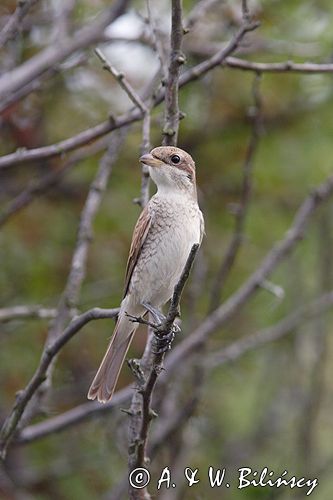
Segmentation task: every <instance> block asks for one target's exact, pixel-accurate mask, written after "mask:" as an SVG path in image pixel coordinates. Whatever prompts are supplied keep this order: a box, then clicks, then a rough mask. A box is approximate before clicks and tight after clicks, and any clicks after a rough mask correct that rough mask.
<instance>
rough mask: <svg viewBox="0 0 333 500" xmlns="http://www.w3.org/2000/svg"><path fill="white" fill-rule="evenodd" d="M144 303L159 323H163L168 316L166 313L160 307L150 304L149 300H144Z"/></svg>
mask: <svg viewBox="0 0 333 500" xmlns="http://www.w3.org/2000/svg"><path fill="white" fill-rule="evenodd" d="M142 305H143V307H144V308H145V309H147V311H148V312H150V314H151V315H152V317H153V319H154V321H155V323H156V324H157V325H161V324H162V323H163V321H165V319H166V318H165V316H164V314H163V313H162V312H161V311H160V310H159V309H157V308H156V307H154V306H152V305H151V304H149V302H142Z"/></svg>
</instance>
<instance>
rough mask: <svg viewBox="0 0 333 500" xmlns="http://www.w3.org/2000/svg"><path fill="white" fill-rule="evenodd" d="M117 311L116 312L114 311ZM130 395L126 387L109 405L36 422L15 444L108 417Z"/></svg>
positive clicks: (85, 406)
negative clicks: (97, 418)
mask: <svg viewBox="0 0 333 500" xmlns="http://www.w3.org/2000/svg"><path fill="white" fill-rule="evenodd" d="M116 311H118V310H116ZM131 394H132V387H130V386H129V387H126V388H125V389H121V390H120V391H117V392H116V393H115V394H114V395H113V397H112V400H111V401H110V402H109V403H105V404H104V405H101V404H100V403H98V402H97V401H94V402H91V401H90V402H89V403H84V404H82V405H79V406H76V407H75V408H72V409H71V410H68V411H66V412H64V413H61V414H60V415H56V416H55V417H51V418H48V419H46V420H44V421H43V422H38V423H37V424H34V425H29V426H27V427H25V428H24V429H22V431H21V432H20V433H19V435H18V437H17V439H15V443H18V444H28V443H31V442H33V441H36V440H38V439H42V438H44V437H46V436H49V435H50V434H54V433H56V432H61V431H63V430H66V429H68V428H69V427H71V426H73V425H77V424H78V423H80V422H85V421H87V420H89V419H90V418H93V417H94V416H95V415H98V416H101V415H109V414H110V413H111V412H112V411H113V409H114V408H116V407H119V406H120V405H124V404H126V402H127V401H129V399H130V397H131Z"/></svg>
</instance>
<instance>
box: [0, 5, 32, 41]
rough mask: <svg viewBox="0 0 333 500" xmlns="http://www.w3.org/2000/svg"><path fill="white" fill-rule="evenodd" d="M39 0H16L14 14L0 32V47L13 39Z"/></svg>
mask: <svg viewBox="0 0 333 500" xmlns="http://www.w3.org/2000/svg"><path fill="white" fill-rule="evenodd" d="M37 2H39V0H18V1H17V6H16V9H15V12H14V14H12V15H11V16H10V18H9V19H8V22H7V23H6V24H5V26H4V27H3V28H2V30H1V31H0V47H3V46H4V45H5V44H6V43H7V42H8V40H10V39H12V38H14V37H15V36H16V34H17V32H18V31H19V30H20V26H21V23H22V20H23V19H24V17H25V16H26V15H27V13H28V12H29V10H30V9H31V8H32V7H33V6H34V5H36V4H37Z"/></svg>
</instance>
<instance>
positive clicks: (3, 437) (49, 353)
mask: <svg viewBox="0 0 333 500" xmlns="http://www.w3.org/2000/svg"><path fill="white" fill-rule="evenodd" d="M118 312H119V309H100V308H98V307H95V308H93V309H90V310H89V311H86V312H85V313H83V314H81V315H80V316H78V317H77V318H74V319H73V320H72V321H71V322H70V324H69V325H68V327H67V328H66V329H65V330H64V331H63V333H62V334H61V335H59V336H58V337H57V338H56V339H55V340H53V341H52V339H51V340H50V343H48V344H47V345H46V346H45V348H44V350H43V353H42V356H41V359H40V363H39V365H38V368H37V370H36V371H35V373H34V375H33V377H32V378H31V380H30V382H29V383H28V385H27V386H26V387H25V389H23V390H22V391H20V392H19V393H18V395H17V398H16V401H15V405H14V407H13V409H12V411H11V413H10V414H9V416H8V417H7V419H6V420H5V422H4V424H3V426H2V429H1V432H0V457H1V458H2V459H4V458H5V456H6V452H7V448H8V445H9V443H10V442H11V440H12V439H13V436H14V434H15V432H16V429H17V427H18V425H19V423H20V420H21V418H22V415H23V412H24V410H25V408H26V406H27V404H28V403H29V401H30V400H31V398H32V396H33V395H34V394H35V392H36V391H37V389H38V388H39V387H40V385H41V384H42V383H43V382H44V381H45V379H46V376H47V371H48V369H49V367H50V365H51V363H52V361H53V360H54V358H55V357H56V355H57V354H58V352H59V351H60V350H61V349H62V348H63V347H64V345H65V344H66V343H67V342H68V341H69V340H70V339H71V338H72V337H73V336H74V335H75V334H76V333H77V332H79V331H80V330H81V329H82V328H83V326H84V325H86V324H87V323H89V321H92V320H94V319H104V318H115V317H116V316H117V314H118Z"/></svg>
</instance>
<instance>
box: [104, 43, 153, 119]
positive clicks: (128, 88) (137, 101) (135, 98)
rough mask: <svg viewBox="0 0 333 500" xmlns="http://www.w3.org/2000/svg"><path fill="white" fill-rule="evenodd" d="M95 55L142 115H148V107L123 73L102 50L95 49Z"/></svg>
mask: <svg viewBox="0 0 333 500" xmlns="http://www.w3.org/2000/svg"><path fill="white" fill-rule="evenodd" d="M95 54H96V55H97V57H98V58H99V59H100V60H101V61H102V63H103V68H104V69H106V70H107V71H109V73H111V75H112V76H113V77H114V78H115V79H116V80H117V82H118V83H119V85H120V87H121V88H122V89H123V90H124V91H125V92H126V94H127V95H128V97H129V98H130V100H131V101H132V102H133V104H134V105H135V106H137V107H138V108H139V109H140V110H141V111H142V113H146V112H147V106H146V105H145V103H144V102H143V101H142V99H141V97H140V96H139V94H138V93H137V92H136V91H135V90H134V89H133V87H132V85H131V84H130V82H129V81H128V80H127V78H126V77H125V75H124V73H121V72H120V71H118V70H117V69H116V68H115V67H114V66H112V65H111V63H110V62H109V61H108V60H107V59H106V57H105V55H104V54H103V52H102V51H101V50H100V49H95Z"/></svg>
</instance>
